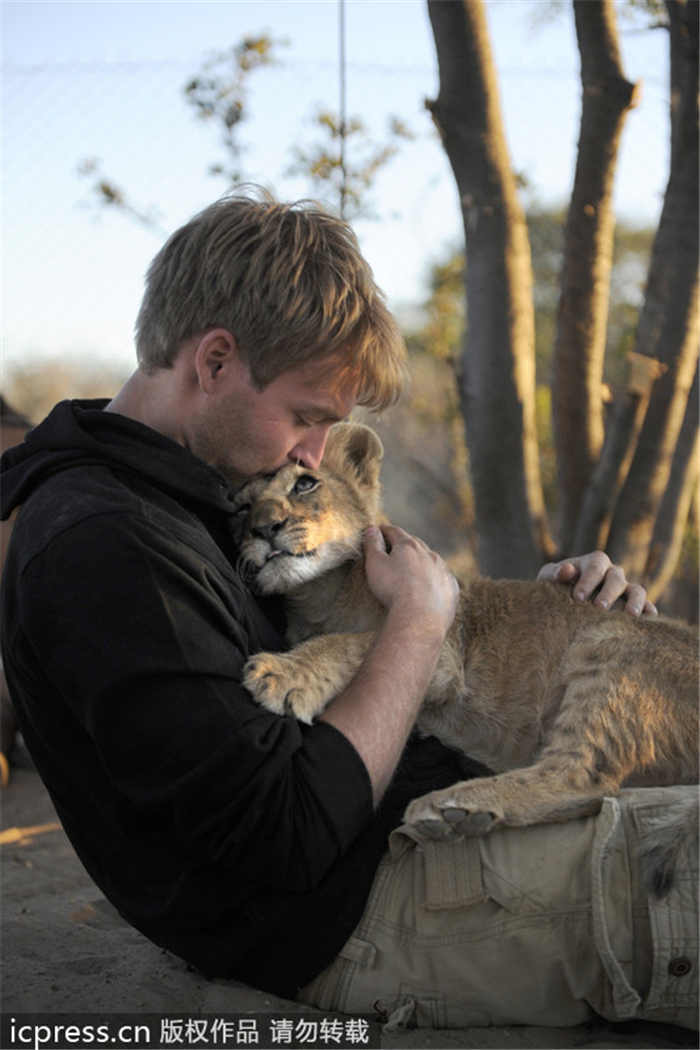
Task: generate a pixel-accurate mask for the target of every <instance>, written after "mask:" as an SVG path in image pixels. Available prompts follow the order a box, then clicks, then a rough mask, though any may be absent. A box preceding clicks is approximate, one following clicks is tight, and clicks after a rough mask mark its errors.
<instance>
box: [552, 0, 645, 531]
mask: <svg viewBox="0 0 700 1050" xmlns="http://www.w3.org/2000/svg"><path fill="white" fill-rule="evenodd" d="M574 15H575V22H576V36H577V40H578V47H579V53H580V56H581V83H582V88H583V104H582V111H581V125H580V132H579V143H578V154H577V159H576V175H575V178H574V188H573V193H572V197H571V203H570V206H569V214H568V219H567V225H566V233H565V241H564V264H563V272H562V282H561V297H560V300H559V311H558V317H557V334H556V339H555V347H554V359H553V377H552V415H553V426H554V439H555V448H556V453H557V471H558V479H559V484H558V488H559V498H560V523H559V547H560V549H561V550H564V551H570V550H573V549H574V541H575V530H576V524H577V521H578V518H579V514H580V512H581V505H582V501H583V498H584V493H585V491H586V487H587V486H588V484H589V482H590V480H591V477H592V474H593V471H594V469H595V466H596V464H597V463H598V460H599V458H600V454H601V449H602V446H603V436H604V425H603V400H602V381H603V366H604V360H605V341H606V329H607V320H608V299H609V292H610V271H611V268H612V255H613V236H614V231H615V219H614V215H613V209H612V194H613V181H614V174H615V167H616V164H617V153H618V146H619V142H620V136H621V133H622V128H623V125H624V122H625V118H626V115H627V112H628V110H629V109H630V108H631V107H632V106H634V105H635V104H636V101H637V98H638V90H637V87H636V86H635V85H634V84H631V83H630V82H629V81H627V80H626V79H625V77H624V74H623V71H622V63H621V59H620V52H619V46H618V40H617V26H616V21H615V9H614V5H613V0H574Z"/></svg>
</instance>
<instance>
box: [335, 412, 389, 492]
mask: <svg viewBox="0 0 700 1050" xmlns="http://www.w3.org/2000/svg"><path fill="white" fill-rule="evenodd" d="M383 457H384V446H383V445H382V443H381V441H380V440H379V438H378V436H377V435H376V434H375V432H374V431H373V430H371V429H370V428H369V427H366V426H365V425H364V424H363V423H338V424H336V426H334V427H332V428H331V431H330V433H329V435H328V443H327V445H326V452H325V455H324V460H326V459H327V460H328V461H329V462H332V463H333V464H334V465H336V466H337V467H340V468H342V467H343V466H345V467H348V466H349V467H350V468H351V469H352V471H353V473H354V474H355V476H356V478H357V480H358V481H359V482H360V484H361V485H366V486H368V487H369V488H373V487H374V486H375V485H376V484H377V482H378V481H379V469H380V466H381V462H382V459H383Z"/></svg>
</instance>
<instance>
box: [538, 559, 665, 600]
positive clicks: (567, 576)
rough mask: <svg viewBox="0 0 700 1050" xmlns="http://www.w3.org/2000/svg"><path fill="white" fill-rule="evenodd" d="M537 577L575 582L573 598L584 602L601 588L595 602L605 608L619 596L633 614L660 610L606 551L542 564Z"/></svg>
mask: <svg viewBox="0 0 700 1050" xmlns="http://www.w3.org/2000/svg"><path fill="white" fill-rule="evenodd" d="M537 579H538V580H556V581H557V582H559V583H572V584H573V583H575V584H576V586H575V588H574V598H576V599H577V600H578V601H581V602H585V601H588V600H589V599H590V598H591V596H592V595H593V594H594V592H595V591H596V590H597V589H598V588H600V589H599V590H598V592H597V594H596V595H595V598H594V599H593V602H594V604H595V605H599V606H601V608H603V609H611V608H612V606H613V605H614V604H615V602H616V601H617V600H618V598H622V599H624V601H625V610H626V611H627V612H628V613H631V614H632V616H640V615H644V616H658V609H657V608H656V606H655V605H653V604H652V603H651V602H650V601H649V599H648V598H647V592H646V590H645V589H644V587H642V586H641V584H639V583H630V582H629V581H628V580H627V577H626V576H625V570H624V569H623V568H622V567H621V566H620V565H613V563H612V562H611V561H610V558H609V557H608V556H607V554H604V553H603V551H593V553H592V554H581V555H579V556H578V557H576V558H565V559H564V560H563V561H557V562H550V563H549V564H547V565H543V566H542V568H541V569H540V571H539V572H538V574H537Z"/></svg>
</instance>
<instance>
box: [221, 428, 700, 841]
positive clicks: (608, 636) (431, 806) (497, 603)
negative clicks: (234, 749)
mask: <svg viewBox="0 0 700 1050" xmlns="http://www.w3.org/2000/svg"><path fill="white" fill-rule="evenodd" d="M381 458H382V447H381V443H380V442H379V439H378V438H377V436H376V434H374V432H373V431H371V430H370V429H369V428H368V427H364V426H361V425H358V424H340V425H338V426H337V427H334V428H333V430H332V431H331V434H330V437H329V441H328V445H327V449H326V453H325V456H324V460H323V464H322V467H321V468H320V469H319V470H314V471H312V470H306V469H305V468H303V467H300V466H297V465H292V464H290V465H289V466H287V467H284V468H282V470H280V471H279V472H278V473H277V474H276V475H274V476H273V477H267V478H262V479H255V480H254V481H252V482H250V483H249V484H248V485H246V486H245V487H244V489H242V490H241V491H240V492H239V493H238V495H237V506H238V511H239V522H240V528H241V542H242V546H241V552H242V554H241V566H242V571H243V572H244V574H245V575H247V576H248V577H249V578H250V580H251V582H252V585H253V586H254V587H255V588H256V589H257V590H259V591H260V592H261V593H265V594H273V593H277V594H284V595H285V598H286V607H287V617H288V640H289V642H290V644H291V645H293V646H294V648H293V649H291V651H289V652H286V653H259V654H258V655H257V656H254V657H253V658H252V659H251V660H249V661H248V664H247V665H246V671H245V679H244V681H245V685H246V687H247V688H248V689H249V690H250V691H251V693H252V694H253V696H254V697H255V698H256V699H257V700H258V701H259V702H260V703H261V704H263V705H264V706H265V707H266V708H268V709H269V710H272V711H275V712H278V713H280V714H282V713H291V714H293V715H295V716H296V717H297V718H300V719H301V720H303V721H306V722H310V721H312V719H313V718H314V717H315V716H317V715H318V714H319V713H320V712H321V711H322V710H323V708H324V707H325V706H326V704H327V703H328V702H329V701H330V700H332V699H333V697H335V696H337V695H338V693H340V692H341V691H342V690H343V689H344V688H345V686H346V685H347V684H348V683H349V682H350V681H351V679H352V678H353V676H354V675H355V673H356V671H357V669H358V667H359V665H360V664H361V663H362V661H363V659H364V657H365V654H366V652H367V649H368V647H369V646H370V645H371V643H372V640H373V637H374V632H375V631H376V629H377V627H378V626H379V624H380V622H381V620H382V617H383V610H382V608H381V606H380V605H379V603H378V602H377V601H376V599H375V598H374V597H373V596H372V594H371V592H370V591H369V589H368V587H367V584H366V580H365V576H364V569H363V563H362V558H361V535H362V531H363V529H364V528H365V527H366V526H367V525H368V524H370V523H372V522H376V521H377V519H378V516H379V513H380V510H379V508H380V483H379V468H380V463H381ZM460 590H461V594H460V599H459V606H458V611H457V615H456V617H455V621H454V624H453V626H452V628H451V630H450V632H449V635H448V637H447V639H446V641H445V644H444V646H443V649H442V652H441V655H440V659H439V663H438V666H437V669H436V672H435V674H434V676H433V680H432V682H431V684H430V688H429V690H428V693H427V695H426V697H425V701H424V705H423V707H422V709H421V712H420V714H419V716H418V721H417V729H418V731H419V732H421V733H423V734H432V735H434V736H436V737H438V739H440V740H442V741H443V742H444V743H445V744H447V745H449V746H451V747H455V748H458V749H461V750H462V751H464V752H465V753H466V754H468V755H470V756H471V757H472V758H476V759H478V760H479V761H480V762H482V763H483V764H484V765H486V766H488V767H489V768H490V769H492V770H493V771H494V772H495V774H497V775H495V776H492V777H480V778H477V779H475V780H470V781H467V782H465V783H460V784H455V785H454V786H453V787H451V788H448V789H446V790H443V791H437V792H433V793H431V794H429V795H426V796H424V797H422V798H419V799H416V800H415V801H414V802H412V803H411V805H410V806H409V807H408V810H407V812H406V817H405V819H406V821H407V822H409V823H420V824H422V825H423V826H425V827H426V828H429V829H430V830H431V833H433V834H436V835H448V834H452V833H454V832H455V831H458V832H459V833H463V834H483V833H484V832H485V831H489V830H491V828H492V827H494V826H496V825H497V824H504V825H526V824H534V823H542V822H546V821H559V820H566V819H569V818H570V817H574V816H581V815H584V814H586V813H591V812H595V811H596V810H597V809H598V808H599V806H600V804H601V800H602V798H603V796H604V795H610V794H615V793H617V791H619V789H620V787H622V786H623V785H625V786H631V785H650V786H651V785H659V786H660V785H666V784H682V783H694V782H696V781H697V778H698V655H697V654H698V639H697V634H696V632H694V631H693V630H691V629H690V628H689V627H687V626H685V625H683V624H680V623H677V622H673V621H669V620H665V619H662V618H659V619H635V618H633V617H632V616H630V615H629V614H627V613H624V612H619V613H618V612H609V613H608V612H603V611H602V610H599V609H597V608H595V607H594V606H593V605H591V604H590V603H586V604H581V603H577V602H575V601H574V600H573V599H572V597H571V594H570V591H569V589H568V588H565V587H562V586H560V585H558V584H550V583H538V582H524V581H513V580H501V581H493V580H485V579H484V580H482V579H478V580H475V581H473V582H472V583H471V584H469V585H460Z"/></svg>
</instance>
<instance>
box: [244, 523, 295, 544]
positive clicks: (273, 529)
mask: <svg viewBox="0 0 700 1050" xmlns="http://www.w3.org/2000/svg"><path fill="white" fill-rule="evenodd" d="M286 524H287V519H286V518H285V519H284V521H270V522H267V523H258V524H256V525H252V526H251V529H250V531H251V532H252V533H253V535H254V536H258V537H259V538H260V539H262V540H267V542H268V543H272V541H273V539H274V538H275V536H276V535H277V533H278V532H279V531H280V529H283V528H284V526H285V525H286Z"/></svg>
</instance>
